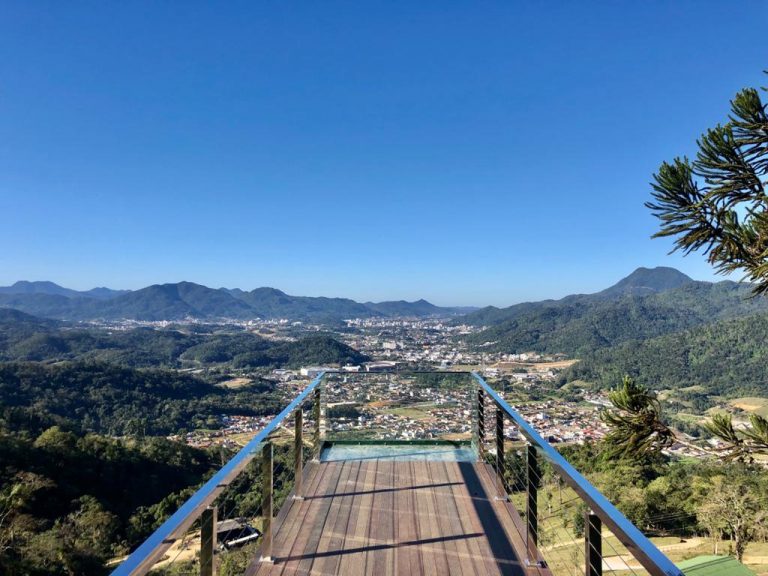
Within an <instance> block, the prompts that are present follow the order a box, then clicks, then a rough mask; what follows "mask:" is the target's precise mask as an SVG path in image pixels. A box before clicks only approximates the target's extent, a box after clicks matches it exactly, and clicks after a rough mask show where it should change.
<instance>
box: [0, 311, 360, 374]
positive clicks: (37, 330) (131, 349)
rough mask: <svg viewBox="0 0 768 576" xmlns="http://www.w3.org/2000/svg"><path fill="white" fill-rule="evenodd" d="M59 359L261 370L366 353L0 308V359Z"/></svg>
mask: <svg viewBox="0 0 768 576" xmlns="http://www.w3.org/2000/svg"><path fill="white" fill-rule="evenodd" d="M60 360H89V361H98V362H109V363H113V364H119V365H122V366H131V367H134V368H140V367H157V366H163V367H169V368H179V367H194V366H199V365H210V364H229V365H231V366H233V367H237V368H261V367H270V366H282V367H298V366H301V365H307V364H328V363H332V364H347V363H352V364H359V363H361V362H365V361H366V360H368V357H367V356H365V355H363V354H360V353H359V352H357V351H356V350H354V349H353V348H350V347H349V346H347V345H346V344H343V343H341V342H338V341H336V340H335V339H333V338H332V337H331V336H329V335H325V334H320V335H314V336H308V337H305V338H303V339H301V340H297V341H294V342H274V341H270V340H266V339H264V338H261V337H259V336H256V335H254V334H251V333H248V332H233V333H228V334H219V333H216V334H198V333H192V332H180V331H178V330H172V329H169V330H155V329H152V328H136V329H133V330H125V331H108V330H102V329H94V328H71V327H69V326H67V325H66V324H63V323H61V322H56V321H51V320H43V319H40V318H35V317H34V316H30V315H28V314H24V313H22V312H19V311H16V310H0V361H37V362H41V361H46V362H50V361H60Z"/></svg>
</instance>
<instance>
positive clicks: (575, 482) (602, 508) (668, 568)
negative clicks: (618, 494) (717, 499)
mask: <svg viewBox="0 0 768 576" xmlns="http://www.w3.org/2000/svg"><path fill="white" fill-rule="evenodd" d="M472 376H473V377H474V378H475V380H476V381H477V383H478V385H479V386H480V388H481V389H482V390H484V391H485V393H486V394H488V396H490V397H491V399H492V400H493V401H494V402H495V403H496V405H497V406H498V407H499V408H501V410H503V411H504V412H505V413H506V414H507V416H509V418H511V419H512V420H513V421H514V423H515V424H516V425H517V427H518V428H519V430H520V432H521V433H522V435H523V436H524V437H525V438H526V440H528V442H529V443H530V444H531V445H533V446H535V447H536V448H538V449H539V450H540V451H541V452H542V453H543V454H544V456H545V457H546V459H547V460H548V461H549V463H550V464H551V465H552V466H553V467H554V468H555V469H556V470H557V471H558V472H559V474H560V476H561V478H562V479H563V481H564V482H565V483H566V484H568V485H569V486H570V487H571V488H572V489H573V490H574V491H575V492H576V493H577V494H578V495H579V496H580V497H581V498H582V500H584V502H585V503H586V504H587V505H588V506H589V507H590V508H591V509H592V512H593V513H594V514H595V515H597V517H598V518H600V520H602V522H603V523H604V524H605V525H606V526H608V527H609V528H610V529H611V531H612V532H613V533H614V534H615V536H616V537H617V538H618V539H619V541H620V542H621V543H622V544H623V545H624V546H625V547H626V548H627V550H629V552H630V553H631V554H632V555H633V556H634V557H635V558H636V559H637V560H638V562H640V564H642V566H643V568H645V569H646V570H647V571H648V572H649V573H650V574H651V575H652V576H683V573H682V571H681V570H680V568H678V567H677V566H675V565H674V563H673V562H672V561H671V560H670V559H669V558H667V557H666V556H665V555H664V553H663V552H661V550H659V549H658V548H657V547H656V546H655V545H654V544H653V542H651V541H650V540H649V539H648V538H647V537H646V536H645V535H644V534H643V533H642V532H641V531H640V530H639V529H638V528H637V527H636V526H635V525H634V524H632V522H630V521H629V520H628V519H627V518H626V517H625V516H624V515H623V514H622V513H621V512H619V510H618V509H616V507H615V506H614V505H613V504H611V503H610V502H609V501H608V499H607V498H606V497H605V496H603V495H602V494H601V493H600V492H599V491H598V490H597V488H595V487H594V486H593V485H592V484H591V483H590V482H589V481H588V480H587V479H586V478H584V476H582V475H581V474H580V473H579V472H578V471H577V470H576V469H575V468H574V467H573V466H572V465H571V464H569V463H568V461H567V460H566V459H565V458H563V456H561V455H560V453H559V452H558V451H557V450H555V449H554V448H553V447H552V445H551V444H549V442H546V441H545V440H544V439H543V438H542V437H541V436H540V435H539V433H538V432H536V430H534V429H533V427H532V426H531V425H530V424H528V422H526V421H525V419H524V418H523V417H522V416H521V415H520V414H518V413H517V412H516V411H515V410H513V409H512V407H511V406H510V405H509V404H507V402H506V401H505V400H504V399H503V398H502V397H501V396H499V394H498V393H497V392H496V391H495V390H494V389H493V388H491V387H490V386H489V385H488V383H487V382H486V381H485V380H484V379H483V378H482V376H480V375H479V374H478V373H477V372H472Z"/></svg>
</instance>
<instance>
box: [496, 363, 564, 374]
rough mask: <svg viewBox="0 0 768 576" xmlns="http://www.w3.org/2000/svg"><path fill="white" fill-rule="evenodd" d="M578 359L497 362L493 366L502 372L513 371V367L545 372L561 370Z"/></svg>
mask: <svg viewBox="0 0 768 576" xmlns="http://www.w3.org/2000/svg"><path fill="white" fill-rule="evenodd" d="M576 362H578V360H558V361H557V362H499V363H498V364H496V365H495V366H494V368H498V369H499V370H502V371H504V372H514V371H515V369H520V368H522V369H525V370H527V371H528V372H547V371H549V370H563V369H565V368H570V367H571V366H573V365H574V364H576Z"/></svg>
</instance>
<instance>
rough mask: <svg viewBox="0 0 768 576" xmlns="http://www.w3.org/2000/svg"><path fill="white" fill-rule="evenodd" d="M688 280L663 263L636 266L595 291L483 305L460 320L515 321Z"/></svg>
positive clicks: (677, 285) (483, 323) (672, 286)
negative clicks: (551, 298)
mask: <svg viewBox="0 0 768 576" xmlns="http://www.w3.org/2000/svg"><path fill="white" fill-rule="evenodd" d="M691 283H696V281H695V280H693V279H691V278H690V277H688V276H686V275H685V274H683V273H682V272H680V271H679V270H675V269H674V268H667V267H664V266H658V267H656V268H638V269H637V270H635V271H634V272H632V273H631V274H630V275H629V276H627V277H626V278H622V279H621V280H619V281H618V282H617V283H616V284H614V285H613V286H610V287H609V288H606V289H605V290H601V291H600V292H596V293H594V294H571V295H570V296H565V297H564V298H561V299H560V300H540V301H538V302H522V303H520V304H514V305H512V306H508V307H506V308H497V307H495V306H486V307H485V308H480V309H479V310H476V311H475V312H472V313H471V314H467V315H466V316H464V317H462V318H461V323H462V324H470V325H473V326H489V325H494V324H501V323H502V322H506V321H508V320H514V319H515V318H518V317H521V316H523V315H525V314H529V313H532V312H535V311H537V310H544V309H547V308H560V307H566V306H575V305H581V304H587V303H593V302H595V301H600V300H615V299H619V298H622V297H624V296H647V295H650V294H658V293H661V292H666V291H667V290H673V289H675V288H680V287H682V286H685V285H686V284H691Z"/></svg>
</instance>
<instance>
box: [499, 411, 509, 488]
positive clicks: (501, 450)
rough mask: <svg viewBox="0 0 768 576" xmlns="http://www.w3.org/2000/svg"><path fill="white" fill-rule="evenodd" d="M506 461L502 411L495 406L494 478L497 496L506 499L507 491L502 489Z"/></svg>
mask: <svg viewBox="0 0 768 576" xmlns="http://www.w3.org/2000/svg"><path fill="white" fill-rule="evenodd" d="M505 468H506V461H505V459H504V411H503V410H502V409H501V406H496V478H497V482H498V483H499V486H497V489H498V488H499V487H500V489H498V496H499V497H502V496H503V498H504V500H506V499H507V489H506V488H505V487H504V469H505Z"/></svg>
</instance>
